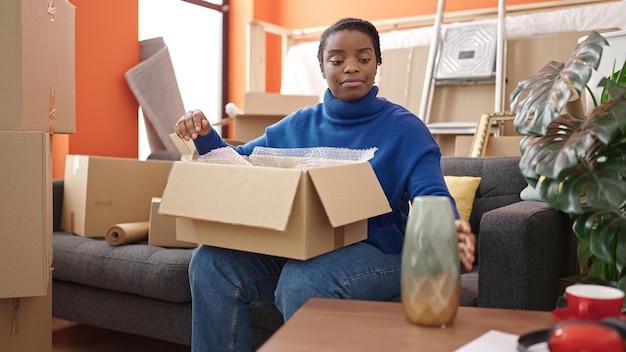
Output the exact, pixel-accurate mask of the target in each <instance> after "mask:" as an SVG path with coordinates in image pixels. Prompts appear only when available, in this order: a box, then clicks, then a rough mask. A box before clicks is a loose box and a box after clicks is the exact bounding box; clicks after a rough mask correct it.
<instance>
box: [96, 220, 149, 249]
mask: <svg viewBox="0 0 626 352" xmlns="http://www.w3.org/2000/svg"><path fill="white" fill-rule="evenodd" d="M148 227H149V222H148V221H141V222H129V223H124V224H115V225H113V226H111V227H109V228H108V229H107V231H106V233H105V234H104V238H105V239H106V241H107V242H108V243H109V244H110V245H112V246H120V245H124V244H129V243H135V242H140V241H145V240H147V239H148Z"/></svg>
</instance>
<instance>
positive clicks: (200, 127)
mask: <svg viewBox="0 0 626 352" xmlns="http://www.w3.org/2000/svg"><path fill="white" fill-rule="evenodd" d="M174 132H176V135H177V136H178V137H179V138H182V139H184V140H186V141H188V140H190V139H196V138H198V136H206V135H207V134H209V132H211V124H210V123H209V120H208V119H207V118H206V116H204V113H202V111H200V110H194V111H188V112H187V113H185V115H183V116H181V118H180V119H178V121H177V122H176V126H175V127H174Z"/></svg>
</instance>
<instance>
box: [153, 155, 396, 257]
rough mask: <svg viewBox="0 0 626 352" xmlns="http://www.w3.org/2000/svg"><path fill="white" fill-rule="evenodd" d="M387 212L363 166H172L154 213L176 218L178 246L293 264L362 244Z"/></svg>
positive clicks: (373, 178)
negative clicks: (180, 243)
mask: <svg viewBox="0 0 626 352" xmlns="http://www.w3.org/2000/svg"><path fill="white" fill-rule="evenodd" d="M268 158H273V157H268ZM279 159H281V160H283V161H284V160H285V159H298V158H279ZM389 211H391V209H390V207H389V203H388V200H387V197H386V196H385V194H384V192H383V190H382V188H381V186H380V183H379V182H378V178H377V177H376V174H375V173H374V170H373V169H372V167H371V165H370V164H369V163H368V162H358V163H348V164H339V165H332V166H325V167H318V168H311V169H308V170H304V171H303V170H301V169H297V168H289V167H267V166H255V167H251V166H238V165H223V164H209V163H202V162H187V161H178V162H175V163H174V166H173V167H172V171H171V172H170V176H169V179H168V182H167V185H166V187H165V191H164V192H163V196H162V200H161V206H160V208H159V212H160V213H161V214H164V215H169V216H174V217H177V220H176V233H177V235H176V237H177V239H178V240H182V241H188V242H195V243H201V244H208V245H212V246H217V247H224V248H231V249H237V250H242V251H249V252H256V253H263V254H270V255H276V256H281V257H288V258H295V259H309V258H312V257H315V256H317V255H320V254H323V253H326V252H329V251H332V250H334V249H337V248H340V247H343V246H347V245H349V244H352V243H355V242H358V241H361V240H364V239H365V238H367V219H368V218H370V217H373V216H376V215H380V214H384V213H387V212H389Z"/></svg>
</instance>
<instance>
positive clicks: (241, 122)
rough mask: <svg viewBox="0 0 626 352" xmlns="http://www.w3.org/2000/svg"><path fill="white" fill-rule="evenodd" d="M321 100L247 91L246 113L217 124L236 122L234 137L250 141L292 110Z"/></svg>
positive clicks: (237, 139)
mask: <svg viewBox="0 0 626 352" xmlns="http://www.w3.org/2000/svg"><path fill="white" fill-rule="evenodd" d="M318 102H319V97H318V96H315V95H286V94H278V93H246V95H245V104H244V113H243V114H240V115H236V116H232V117H229V118H227V119H224V120H222V121H221V122H219V123H217V124H216V125H226V124H231V123H232V124H234V127H235V128H234V129H233V139H234V140H235V141H239V142H249V141H251V140H253V139H255V138H257V137H259V136H262V135H263V134H264V133H265V128H266V127H267V126H270V125H273V124H275V123H276V122H278V121H280V120H281V119H282V118H283V117H285V116H287V115H289V114H291V113H292V112H294V111H296V110H298V109H300V108H303V107H306V106H312V105H315V104H317V103H318Z"/></svg>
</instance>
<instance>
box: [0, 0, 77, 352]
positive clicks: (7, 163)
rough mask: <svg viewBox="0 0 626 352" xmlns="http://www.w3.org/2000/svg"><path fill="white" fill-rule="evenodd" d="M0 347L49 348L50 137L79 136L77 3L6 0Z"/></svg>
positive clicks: (1, 42)
mask: <svg viewBox="0 0 626 352" xmlns="http://www.w3.org/2000/svg"><path fill="white" fill-rule="evenodd" d="M0 47H2V53H0V76H1V77H2V81H1V83H0V165H2V166H1V167H0V180H1V182H2V186H1V187H2V192H1V194H2V198H1V199H0V224H2V227H1V228H0V350H2V351H27V352H28V351H37V352H41V351H50V350H51V346H52V343H51V339H52V337H51V336H52V335H51V315H52V314H51V311H52V309H51V289H50V287H51V285H50V284H51V263H52V164H51V134H52V133H74V132H75V130H76V118H75V83H74V77H75V73H74V72H75V70H74V67H75V55H74V6H73V5H72V4H70V3H69V2H68V1H67V0H53V1H50V0H48V1H46V0H38V1H32V0H3V1H2V2H0Z"/></svg>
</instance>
